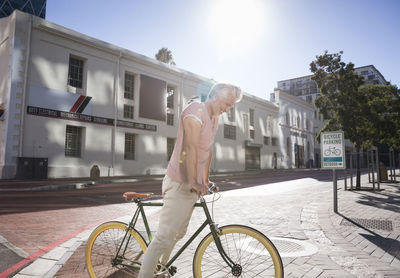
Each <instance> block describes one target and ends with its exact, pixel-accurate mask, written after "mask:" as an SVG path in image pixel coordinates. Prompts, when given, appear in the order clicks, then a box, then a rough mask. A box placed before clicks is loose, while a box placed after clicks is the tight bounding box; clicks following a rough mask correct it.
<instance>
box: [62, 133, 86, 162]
mask: <svg viewBox="0 0 400 278" xmlns="http://www.w3.org/2000/svg"><path fill="white" fill-rule="evenodd" d="M82 129H83V128H82V127H79V126H70V125H67V128H66V133H65V156H71V157H81V150H82Z"/></svg>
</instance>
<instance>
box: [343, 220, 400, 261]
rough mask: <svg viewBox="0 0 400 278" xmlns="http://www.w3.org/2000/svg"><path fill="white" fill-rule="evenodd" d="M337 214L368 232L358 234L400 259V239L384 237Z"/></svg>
mask: <svg viewBox="0 0 400 278" xmlns="http://www.w3.org/2000/svg"><path fill="white" fill-rule="evenodd" d="M337 214H338V215H339V216H341V217H343V218H344V219H345V220H347V221H348V222H350V223H352V224H353V225H354V226H356V227H359V228H361V229H363V230H364V231H366V232H368V233H369V234H363V233H360V236H362V237H364V238H365V239H367V240H368V241H369V242H371V243H373V244H374V245H376V246H377V247H379V248H380V249H382V250H383V251H385V252H387V253H389V254H390V255H392V256H393V257H395V258H397V259H400V241H398V240H395V239H392V238H385V237H382V236H381V235H379V234H377V233H375V232H374V231H372V230H370V229H368V228H366V227H365V226H363V225H361V224H359V223H357V222H356V221H354V220H353V219H351V218H349V217H347V216H345V215H343V214H341V213H337Z"/></svg>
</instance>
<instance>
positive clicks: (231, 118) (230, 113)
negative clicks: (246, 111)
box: [227, 106, 235, 122]
mask: <svg viewBox="0 0 400 278" xmlns="http://www.w3.org/2000/svg"><path fill="white" fill-rule="evenodd" d="M227 114H228V120H229V121H231V122H234V121H235V106H233V107H232V109H231V110H229V111H228V113H227Z"/></svg>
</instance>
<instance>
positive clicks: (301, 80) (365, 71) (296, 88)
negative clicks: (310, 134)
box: [278, 65, 388, 103]
mask: <svg viewBox="0 0 400 278" xmlns="http://www.w3.org/2000/svg"><path fill="white" fill-rule="evenodd" d="M354 72H355V73H357V74H359V75H361V76H362V77H363V78H364V82H365V84H383V85H386V84H387V83H388V82H387V81H386V80H385V78H384V77H383V75H382V74H381V73H380V72H379V71H378V70H377V69H376V68H375V67H374V66H373V65H369V66H363V67H358V68H354ZM311 77H312V75H307V76H302V77H297V78H292V79H287V80H282V81H278V89H281V90H283V91H286V92H288V93H290V94H291V95H293V96H296V97H299V98H301V99H303V100H305V101H307V102H309V103H312V102H313V101H314V100H315V99H316V98H317V97H318V96H319V94H320V92H319V89H318V88H317V83H315V81H314V80H311Z"/></svg>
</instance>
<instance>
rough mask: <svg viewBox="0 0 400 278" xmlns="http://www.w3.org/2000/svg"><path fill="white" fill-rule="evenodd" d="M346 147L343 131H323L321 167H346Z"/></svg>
mask: <svg viewBox="0 0 400 278" xmlns="http://www.w3.org/2000/svg"><path fill="white" fill-rule="evenodd" d="M344 150H345V148H344V134H343V131H334V132H322V133H321V160H322V161H321V167H322V168H327V169H344V168H345V167H346V165H345V161H346V160H345V157H344V155H345V151H344Z"/></svg>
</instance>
